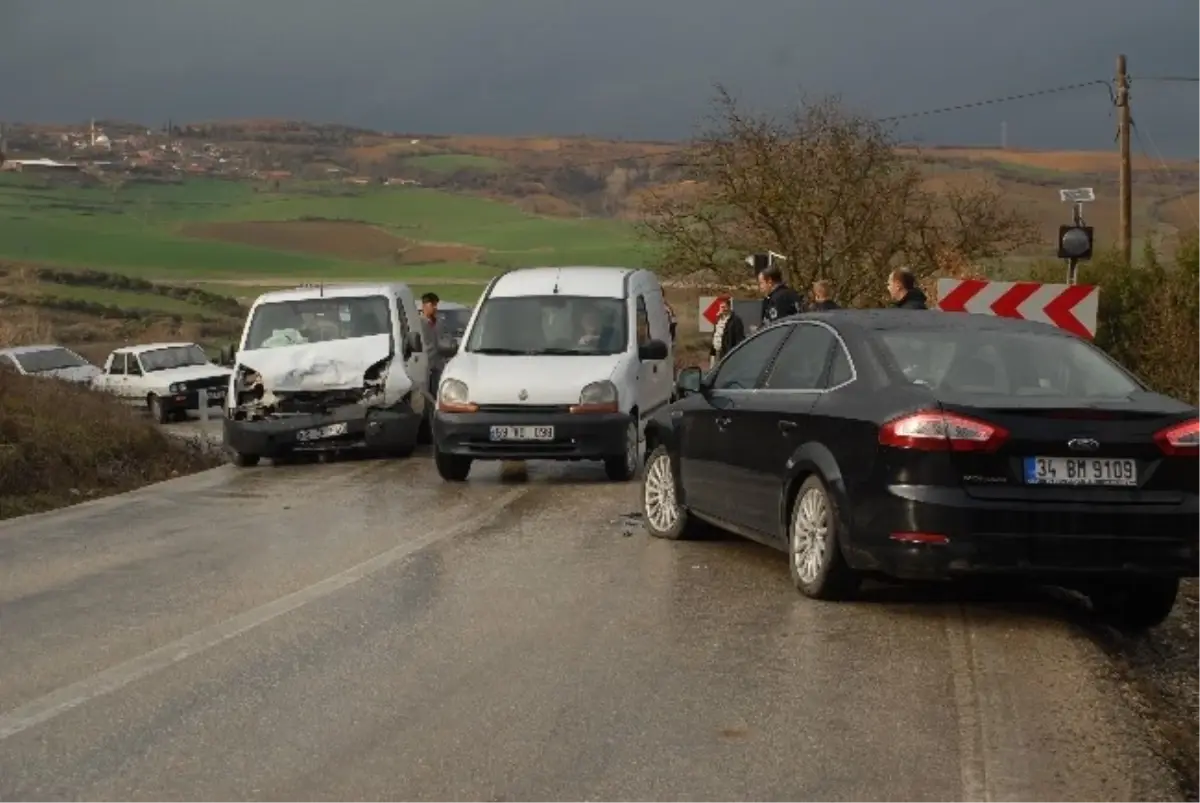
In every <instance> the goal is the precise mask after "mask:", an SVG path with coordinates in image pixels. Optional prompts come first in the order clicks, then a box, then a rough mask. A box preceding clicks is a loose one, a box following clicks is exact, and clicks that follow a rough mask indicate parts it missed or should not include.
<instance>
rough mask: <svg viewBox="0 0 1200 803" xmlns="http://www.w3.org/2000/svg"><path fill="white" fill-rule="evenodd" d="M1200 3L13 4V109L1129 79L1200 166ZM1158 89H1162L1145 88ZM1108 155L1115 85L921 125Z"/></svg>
mask: <svg viewBox="0 0 1200 803" xmlns="http://www.w3.org/2000/svg"><path fill="white" fill-rule="evenodd" d="M1198 29H1200V13H1198V6H1197V3H1196V2H1194V0H1192V1H1191V2H1186V1H1185V0H1143V1H1142V2H1140V3H1129V2H1121V1H1119V0H1088V2H1086V3H1067V2H1061V0H1060V1H1059V2H1055V1H1054V0H1041V2H1034V0H968V1H967V2H952V0H891V2H885V0H741V2H734V0H641V2H633V0H339V2H333V0H242V2H240V3H237V2H234V0H204V2H187V1H186V0H105V1H104V2H78V1H77V0H4V9H3V15H2V16H0V74H2V75H3V76H4V80H3V81H2V82H0V120H4V121H8V122H17V121H22V122H78V121H83V120H86V119H88V118H89V117H96V118H113V119H125V120H136V121H139V122H143V123H146V124H147V125H159V124H161V123H163V122H165V121H166V120H167V119H168V118H172V119H174V120H176V121H187V120H211V119H221V118H239V117H240V118H246V117H273V118H291V119H302V120H308V121H313V122H336V123H343V124H347V125H356V126H362V127H365V128H372V129H377V130H390V131H413V132H421V133H425V134H442V133H458V134H485V133H486V134H497V135H522V134H525V135H534V134H557V135H568V134H588V135H593V136H603V137H623V138H627V139H681V138H686V137H688V136H690V135H691V134H693V133H694V132H695V130H696V125H697V124H698V123H699V122H700V121H701V120H702V118H703V116H704V115H705V113H706V111H707V109H708V104H709V101H710V99H711V97H712V86H713V83H714V82H716V81H720V82H722V83H723V84H725V85H726V86H728V87H729V88H730V89H731V90H732V91H733V92H734V93H735V94H736V95H737V96H738V97H739V98H740V99H742V100H743V101H744V102H745V103H746V104H747V105H748V106H751V107H753V108H755V109H758V110H764V111H778V110H781V109H786V108H787V107H788V106H789V105H790V104H792V103H795V102H796V101H797V100H798V99H799V98H800V97H801V91H802V90H803V92H805V93H808V94H810V95H821V94H838V95H841V96H842V98H843V99H844V100H845V101H846V103H848V104H849V105H851V106H853V107H855V108H856V109H858V110H860V111H863V112H866V113H869V114H872V115H875V116H879V117H887V116H893V115H902V114H908V113H912V112H918V111H923V110H928V109H936V108H941V107H945V106H950V105H956V104H966V103H972V102H977V101H981V100H986V99H990V98H995V97H1001V96H1008V95H1012V94H1017V93H1023V92H1034V91H1038V90H1043V89H1048V88H1052V87H1056V86H1061V85H1066V84H1073V83H1077V82H1084V81H1091V80H1106V79H1111V77H1112V75H1113V71H1114V64H1115V59H1116V55H1117V54H1118V53H1121V52H1124V53H1125V54H1126V55H1127V56H1128V58H1129V71H1130V74H1131V76H1133V100H1132V103H1133V114H1134V119H1135V122H1136V124H1137V125H1138V127H1139V128H1140V130H1141V132H1142V134H1143V136H1142V137H1140V138H1139V139H1138V140H1136V141H1135V152H1136V151H1138V150H1140V149H1141V148H1143V147H1144V148H1145V149H1146V150H1147V151H1148V152H1149V153H1150V155H1152V156H1153V155H1155V154H1156V153H1157V152H1161V153H1163V154H1164V155H1166V156H1170V157H1189V158H1194V157H1196V156H1197V154H1198V150H1200V147H1198V140H1200V133H1198V125H1197V119H1198V114H1200V104H1198V103H1197V92H1198V85H1197V84H1195V83H1186V82H1162V81H1153V80H1150V78H1151V77H1152V76H1181V77H1188V76H1193V77H1194V76H1195V75H1196V74H1197V64H1198V61H1200V55H1198V48H1197V32H1198ZM1139 76H1142V77H1143V80H1141V81H1139V80H1138V77H1139ZM1004 123H1006V124H1007V136H1008V144H1009V145H1010V146H1011V147H1021V148H1038V149H1051V148H1053V149H1087V150H1104V149H1110V148H1112V147H1114V145H1113V136H1114V132H1115V128H1114V126H1115V116H1114V115H1113V110H1112V107H1111V103H1110V101H1109V97H1108V92H1107V90H1106V89H1105V88H1104V87H1102V86H1093V87H1088V88H1086V89H1081V90H1076V91H1071V92H1064V93H1060V94H1051V95H1046V96H1043V97H1040V98H1033V99H1028V100H1022V101H1017V102H1012V103H1004V104H996V105H991V106H987V107H983V108H978V109H973V110H963V111H960V112H955V113H950V114H941V115H934V116H927V117H919V118H915V119H911V120H906V121H903V122H902V123H900V124H898V128H897V130H896V133H897V136H898V137H900V138H901V139H903V140H908V141H911V140H916V141H920V142H923V143H926V144H974V145H984V144H995V143H998V142H999V141H1000V137H1001V126H1002V124H1004Z"/></svg>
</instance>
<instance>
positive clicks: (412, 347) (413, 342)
mask: <svg viewBox="0 0 1200 803" xmlns="http://www.w3.org/2000/svg"><path fill="white" fill-rule="evenodd" d="M423 346H424V344H423V343H422V342H421V333H420V332H409V333H408V337H406V338H404V349H405V351H407V352H408V354H414V353H416V352H418V351H420V350H421V349H422V347H423ZM408 354H406V355H405V356H408Z"/></svg>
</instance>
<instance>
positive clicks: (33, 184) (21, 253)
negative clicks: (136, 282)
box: [0, 156, 645, 298]
mask: <svg viewBox="0 0 1200 803" xmlns="http://www.w3.org/2000/svg"><path fill="white" fill-rule="evenodd" d="M422 158H424V157H422ZM428 158H441V157H428ZM445 158H447V159H451V158H458V157H450V156H447V157H445ZM287 221H292V222H294V224H289V225H296V226H299V227H301V228H303V227H304V225H306V223H307V224H316V223H319V222H324V223H325V224H326V226H328V225H329V222H330V221H341V222H351V221H354V222H358V223H361V224H370V225H371V226H372V227H373V228H374V230H375V231H374V232H372V234H374V235H376V236H378V237H383V238H385V240H386V238H387V237H388V236H389V235H390V236H392V237H395V238H397V242H405V243H417V244H425V243H430V244H437V245H451V246H454V245H461V246H469V247H471V248H472V249H475V250H476V251H477V252H478V256H477V258H476V259H475V261H474V262H473V263H472V262H467V261H461V260H452V261H439V262H431V263H429V264H404V265H398V264H394V263H391V262H389V261H388V260H384V259H372V258H366V257H363V256H361V255H359V254H357V253H355V251H354V248H353V245H354V243H353V242H352V241H353V239H354V237H353V236H352V235H351V236H350V237H349V238H348V239H349V240H350V242H346V243H341V242H332V241H331V242H328V243H326V242H313V238H312V237H307V238H305V237H298V238H297V241H296V242H295V243H294V244H293V243H290V242H287V241H284V242H280V240H279V237H278V234H276V235H275V236H274V238H273V239H271V240H270V242H269V243H268V242H266V241H265V240H264V242H263V244H259V243H258V242H257V241H254V240H253V237H252V236H251V237H248V235H247V234H246V232H251V234H252V233H253V227H254V224H256V223H260V222H263V223H273V224H278V223H280V222H287ZM196 224H242V228H240V229H239V231H240V232H242V233H241V234H240V235H239V237H240V239H239V240H238V241H237V242H234V241H229V240H226V239H224V238H222V239H213V238H205V239H200V238H196V237H189V236H185V234H184V229H185V228H186V227H188V226H189V225H191V226H193V227H194V226H195V225H196ZM247 227H249V228H247ZM364 228H365V227H364ZM349 231H351V232H353V231H354V230H353V229H350V230H349ZM302 233H303V232H302ZM399 238H402V240H401V239H399ZM343 239H347V238H343ZM339 249H342V250H341V251H339ZM0 258H7V259H11V260H19V261H24V262H31V263H38V264H46V265H55V266H63V267H72V268H93V269H97V270H107V271H114V272H119V273H125V274H129V275H137V276H144V277H147V278H152V279H155V280H160V281H168V282H178V281H205V280H207V281H210V282H214V283H218V284H219V283H220V282H221V281H222V280H226V281H230V280H237V281H239V282H242V283H248V280H253V279H255V278H259V277H261V278H262V279H264V280H265V281H264V282H263V284H264V285H269V284H271V283H272V280H286V279H292V278H299V279H304V280H306V281H316V280H318V279H323V280H326V281H348V280H355V279H375V280H384V279H386V280H389V281H405V280H406V277H413V278H414V279H416V280H417V281H415V282H414V284H423V285H429V286H436V287H437V289H438V291H439V293H441V291H442V290H446V292H445V293H442V294H443V295H444V296H445V297H447V298H450V297H454V296H455V295H457V296H463V295H464V294H465V295H467V296H469V295H471V293H472V290H471V288H470V287H460V288H458V289H456V290H451V289H449V288H450V285H449V284H447V285H440V284H436V285H435V283H436V281H437V280H438V279H444V280H456V281H457V282H462V281H474V282H476V283H478V284H479V285H482V284H483V283H484V282H486V280H487V279H488V278H489V277H490V276H492V275H495V274H496V273H497V272H499V270H501V269H504V268H507V267H515V266H521V265H568V264H607V265H638V264H642V263H643V262H644V261H645V254H644V251H643V248H642V246H641V244H640V243H639V242H638V241H637V239H636V236H635V235H634V233H633V231H632V230H631V228H630V227H629V226H627V225H625V224H622V223H618V222H614V221H607V220H587V219H569V220H568V219H555V218H541V217H536V216H533V215H529V214H526V213H524V212H522V211H521V210H519V209H517V208H516V207H513V206H510V205H508V204H505V203H501V202H494V201H489V200H485V199H479V198H472V197H467V196H459V195H452V194H449V193H443V192H438V191H434V190H428V189H421V188H413V187H384V186H366V187H358V186H355V187H347V186H346V185H341V184H334V183H331V184H328V185H313V184H311V183H309V184H304V185H298V186H297V187H296V188H295V189H294V190H293V189H289V188H288V187H287V186H286V185H284V186H283V187H281V188H279V189H276V188H274V187H270V186H267V185H257V186H256V185H253V184H251V183H248V182H235V181H224V180H217V179H193V180H187V181H185V182H183V183H180V184H152V183H140V182H139V183H127V184H124V185H122V186H119V187H108V186H89V187H77V186H54V185H52V184H51V183H49V182H48V181H47V180H36V179H34V178H33V177H31V176H22V175H18V174H6V175H3V176H0ZM421 280H424V281H421Z"/></svg>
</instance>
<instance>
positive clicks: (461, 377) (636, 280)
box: [433, 267, 675, 482]
mask: <svg viewBox="0 0 1200 803" xmlns="http://www.w3.org/2000/svg"><path fill="white" fill-rule="evenodd" d="M674 369H675V362H674V354H673V348H672V344H671V334H670V324H669V322H668V320H667V313H666V307H665V305H664V303H663V292H662V287H661V286H660V285H659V283H658V278H657V277H656V276H655V275H654V274H653V273H651V272H650V271H647V270H635V269H630V268H591V267H587V268H585V267H570V268H524V269H520V270H513V271H510V272H508V273H505V274H502V275H501V276H497V277H496V278H495V279H493V280H492V281H491V283H489V284H488V287H487V290H485V291H484V293H483V296H482V297H481V298H480V300H479V305H478V306H477V307H476V309H475V313H474V315H473V316H472V317H471V322H470V323H469V324H468V326H467V330H466V332H465V333H464V334H463V339H462V344H461V346H460V347H459V350H458V353H457V354H456V355H455V356H454V357H453V358H452V359H451V360H450V362H449V363H448V364H447V365H446V368H445V370H444V371H443V372H442V379H441V383H440V385H439V387H438V396H437V410H436V411H435V413H434V420H433V441H434V458H435V462H436V464H437V469H438V473H439V474H441V475H442V477H443V478H444V479H446V480H450V481H456V482H461V481H463V480H465V479H466V478H467V475H468V474H469V473H470V472H471V464H472V462H473V461H475V460H601V461H603V462H604V468H605V471H606V473H607V474H608V477H609V479H612V480H614V481H626V480H629V479H631V478H632V477H633V476H634V475H635V474H637V470H638V466H639V465H640V463H641V459H642V451H643V444H644V441H645V438H644V433H645V422H646V420H647V419H648V418H649V417H650V416H651V415H652V414H653V413H654V412H655V411H656V410H657V409H658V408H659V407H661V406H663V405H664V404H667V403H668V402H669V401H670V400H671V396H672V393H673V391H674V386H675V379H674V374H675V370H674Z"/></svg>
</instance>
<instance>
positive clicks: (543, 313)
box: [466, 295, 629, 355]
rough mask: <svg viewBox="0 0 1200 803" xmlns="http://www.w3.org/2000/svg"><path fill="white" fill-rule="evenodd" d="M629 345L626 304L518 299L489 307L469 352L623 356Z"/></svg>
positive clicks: (580, 299)
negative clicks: (621, 354) (627, 344)
mask: <svg viewBox="0 0 1200 803" xmlns="http://www.w3.org/2000/svg"><path fill="white" fill-rule="evenodd" d="M628 341H629V326H628V321H627V319H626V315H625V302H624V300H622V299H619V298H586V297H583V296H554V295H551V296H520V297H517V298H489V299H488V300H487V301H485V302H484V303H483V308H482V309H481V310H479V316H478V318H477V319H476V321H475V326H474V327H473V328H472V329H471V337H470V340H469V342H468V343H467V348H466V350H467V351H472V352H475V353H477V354H523V355H537V354H547V355H560V354H565V355H601V354H620V353H622V352H623V351H625V347H626V343H627V342H628Z"/></svg>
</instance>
